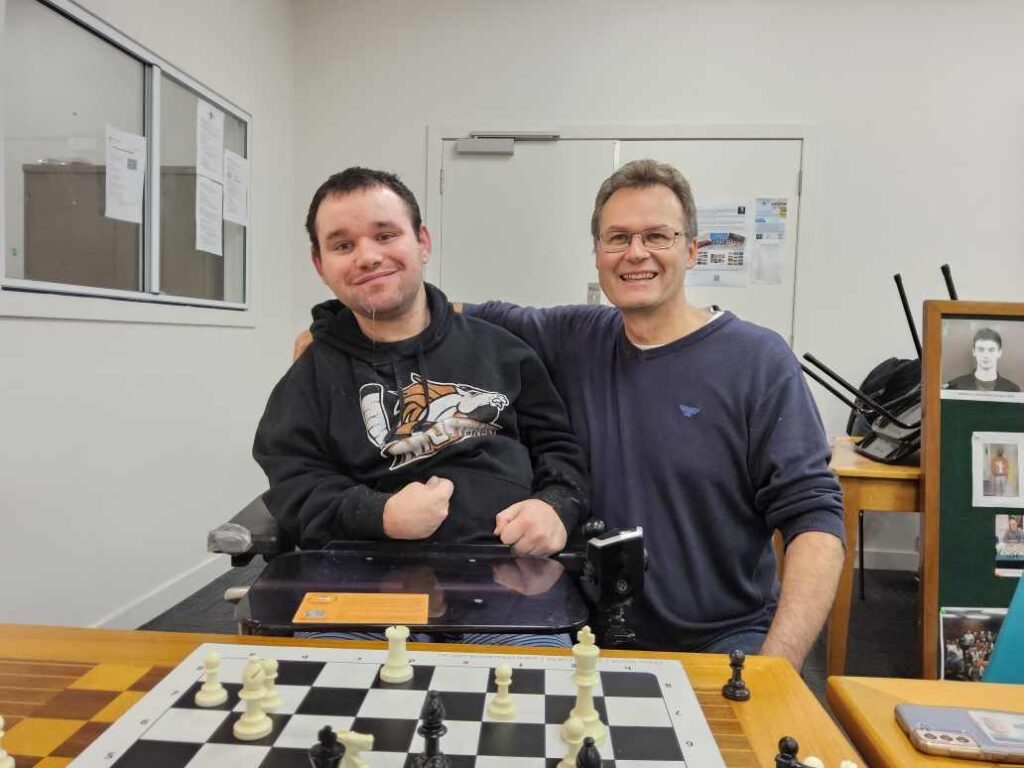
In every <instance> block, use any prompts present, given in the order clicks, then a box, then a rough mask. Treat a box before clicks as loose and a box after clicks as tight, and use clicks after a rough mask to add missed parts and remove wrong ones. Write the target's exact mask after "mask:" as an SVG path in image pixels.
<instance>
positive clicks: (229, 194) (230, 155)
mask: <svg viewBox="0 0 1024 768" xmlns="http://www.w3.org/2000/svg"><path fill="white" fill-rule="evenodd" d="M224 220H225V221H231V222H234V223H235V224H241V225H242V226H243V227H246V226H248V225H249V161H248V160H246V159H245V158H244V157H242V156H241V155H237V154H235V153H234V152H232V151H231V150H230V149H225V150H224Z"/></svg>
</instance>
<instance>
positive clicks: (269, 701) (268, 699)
mask: <svg viewBox="0 0 1024 768" xmlns="http://www.w3.org/2000/svg"><path fill="white" fill-rule="evenodd" d="M262 664H263V674H264V675H266V682H265V683H264V688H263V701H262V702H260V705H261V706H262V707H263V711H264V712H276V711H277V710H278V709H280V708H281V694H280V693H279V692H278V690H277V685H276V684H275V682H274V681H275V680H277V659H263V661H262Z"/></svg>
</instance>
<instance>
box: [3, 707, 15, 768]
mask: <svg viewBox="0 0 1024 768" xmlns="http://www.w3.org/2000/svg"><path fill="white" fill-rule="evenodd" d="M3 740H4V719H3V717H0V768H14V758H13V757H11V756H10V755H8V754H7V751H6V750H5V749H4V744H3Z"/></svg>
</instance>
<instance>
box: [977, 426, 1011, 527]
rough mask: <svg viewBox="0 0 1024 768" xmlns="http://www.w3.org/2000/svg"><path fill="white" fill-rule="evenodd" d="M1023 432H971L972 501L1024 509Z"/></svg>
mask: <svg viewBox="0 0 1024 768" xmlns="http://www.w3.org/2000/svg"><path fill="white" fill-rule="evenodd" d="M1022 457H1024V433H1021V432H975V433H973V434H972V435H971V478H972V493H971V504H972V505H973V506H975V507H1014V508H1018V509H1024V489H1022V488H1021V472H1020V460H1021V458H1022Z"/></svg>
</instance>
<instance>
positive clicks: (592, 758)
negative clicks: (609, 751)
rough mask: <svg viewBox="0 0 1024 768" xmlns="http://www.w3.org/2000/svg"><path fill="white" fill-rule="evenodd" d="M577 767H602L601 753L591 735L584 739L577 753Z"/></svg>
mask: <svg viewBox="0 0 1024 768" xmlns="http://www.w3.org/2000/svg"><path fill="white" fill-rule="evenodd" d="M576 768H601V753H600V752H598V751H597V747H595V746H594V740H593V739H592V738H590V737H589V736H587V737H586V738H585V739H583V746H582V747H580V751H579V752H577V753H576Z"/></svg>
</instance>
